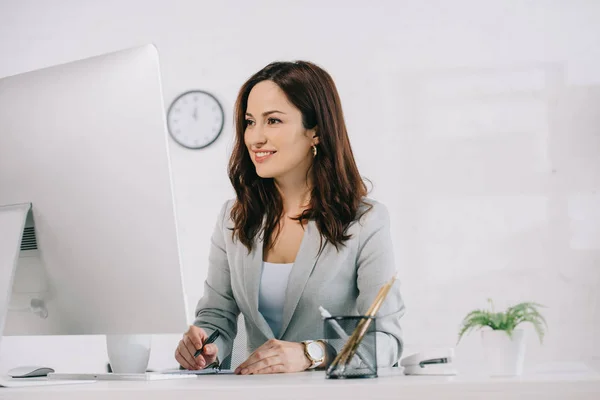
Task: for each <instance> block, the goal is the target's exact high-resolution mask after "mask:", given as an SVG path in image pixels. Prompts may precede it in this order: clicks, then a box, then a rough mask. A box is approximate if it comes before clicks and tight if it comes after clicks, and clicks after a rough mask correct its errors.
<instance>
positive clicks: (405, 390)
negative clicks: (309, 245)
mask: <svg viewBox="0 0 600 400" xmlns="http://www.w3.org/2000/svg"><path fill="white" fill-rule="evenodd" d="M240 395H243V396H244V397H245V398H251V399H252V398H260V399H281V398H285V399H286V400H287V399H307V398H310V399H312V398H315V397H317V396H319V397H321V396H327V397H329V396H332V397H334V398H344V399H346V398H348V399H359V398H360V399H375V398H377V399H399V398H402V400H409V399H419V400H423V399H430V398H445V399H483V398H485V399H503V400H505V399H513V398H514V399H517V398H518V399H524V398H531V399H541V398H543V399H544V400H547V399H569V400H571V399H595V400H597V399H599V398H600V374H598V373H597V372H589V373H581V372H578V373H572V374H546V375H530V376H523V377H518V378H485V377H475V376H465V375H458V376H454V377H442V376H404V375H402V374H401V373H400V371H399V370H384V371H381V373H380V377H379V378H377V379H351V380H328V379H325V375H324V372H320V371H312V372H302V373H297V374H279V375H255V376H238V375H205V376H199V377H197V378H192V379H177V380H165V381H149V382H117V381H98V382H94V383H87V384H76V385H60V386H43V387H27V388H12V389H6V388H3V389H0V399H3V400H4V399H39V398H42V397H43V398H44V400H47V399H66V400H69V399H82V398H85V399H92V400H93V399H107V398H108V399H110V400H118V399H126V398H127V399H129V398H143V399H144V400H155V399H174V398H196V399H199V398H200V397H198V396H201V397H202V398H204V399H206V398H207V397H204V396H208V398H213V399H219V400H226V399H236V400H239V399H240ZM186 396H190V397H186ZM213 396H214V397H213Z"/></svg>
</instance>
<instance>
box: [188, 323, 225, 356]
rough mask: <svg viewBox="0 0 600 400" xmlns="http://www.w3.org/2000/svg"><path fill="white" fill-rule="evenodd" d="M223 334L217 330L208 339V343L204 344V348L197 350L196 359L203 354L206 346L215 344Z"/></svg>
mask: <svg viewBox="0 0 600 400" xmlns="http://www.w3.org/2000/svg"><path fill="white" fill-rule="evenodd" d="M220 334H221V333H220V332H219V330H218V329H216V330H215V331H214V332H213V333H212V334H211V335H210V336H209V337H208V339H206V341H205V342H204V343H203V344H202V347H201V348H200V349H199V350H196V352H195V353H194V358H196V357H198V356H199V355H200V353H202V349H203V348H204V346H206V345H207V344H211V343H213V342H214V341H215V340H217V338H218V337H219V335H220Z"/></svg>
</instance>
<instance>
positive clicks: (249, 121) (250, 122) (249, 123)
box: [246, 119, 254, 126]
mask: <svg viewBox="0 0 600 400" xmlns="http://www.w3.org/2000/svg"><path fill="white" fill-rule="evenodd" d="M248 125H254V121H252V120H251V119H247V120H246V126H248Z"/></svg>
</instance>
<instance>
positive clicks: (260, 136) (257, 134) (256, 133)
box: [246, 124, 267, 146]
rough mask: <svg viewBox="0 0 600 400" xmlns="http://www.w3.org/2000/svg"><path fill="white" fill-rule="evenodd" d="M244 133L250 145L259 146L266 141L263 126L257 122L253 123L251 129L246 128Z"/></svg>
mask: <svg viewBox="0 0 600 400" xmlns="http://www.w3.org/2000/svg"><path fill="white" fill-rule="evenodd" d="M246 135H247V138H248V141H249V142H250V144H251V145H255V146H259V145H263V144H265V142H266V141H267V137H266V136H265V134H264V130H263V128H262V127H261V126H260V125H258V124H256V125H254V126H253V127H252V129H249V130H247V131H246Z"/></svg>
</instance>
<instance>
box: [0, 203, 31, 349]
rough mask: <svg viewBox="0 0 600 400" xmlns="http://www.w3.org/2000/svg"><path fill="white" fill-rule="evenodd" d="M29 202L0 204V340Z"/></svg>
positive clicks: (29, 207)
mask: <svg viewBox="0 0 600 400" xmlns="http://www.w3.org/2000/svg"><path fill="white" fill-rule="evenodd" d="M30 210H31V204H29V203H26V204H12V205H5V206H0V340H1V339H2V335H3V334H4V324H5V321H6V316H7V314H8V307H9V304H10V298H11V294H12V287H13V281H14V278H15V271H16V270H17V262H18V261H19V253H20V252H21V240H22V238H23V230H24V229H25V222H26V221H27V214H28V213H29V211H30Z"/></svg>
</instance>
